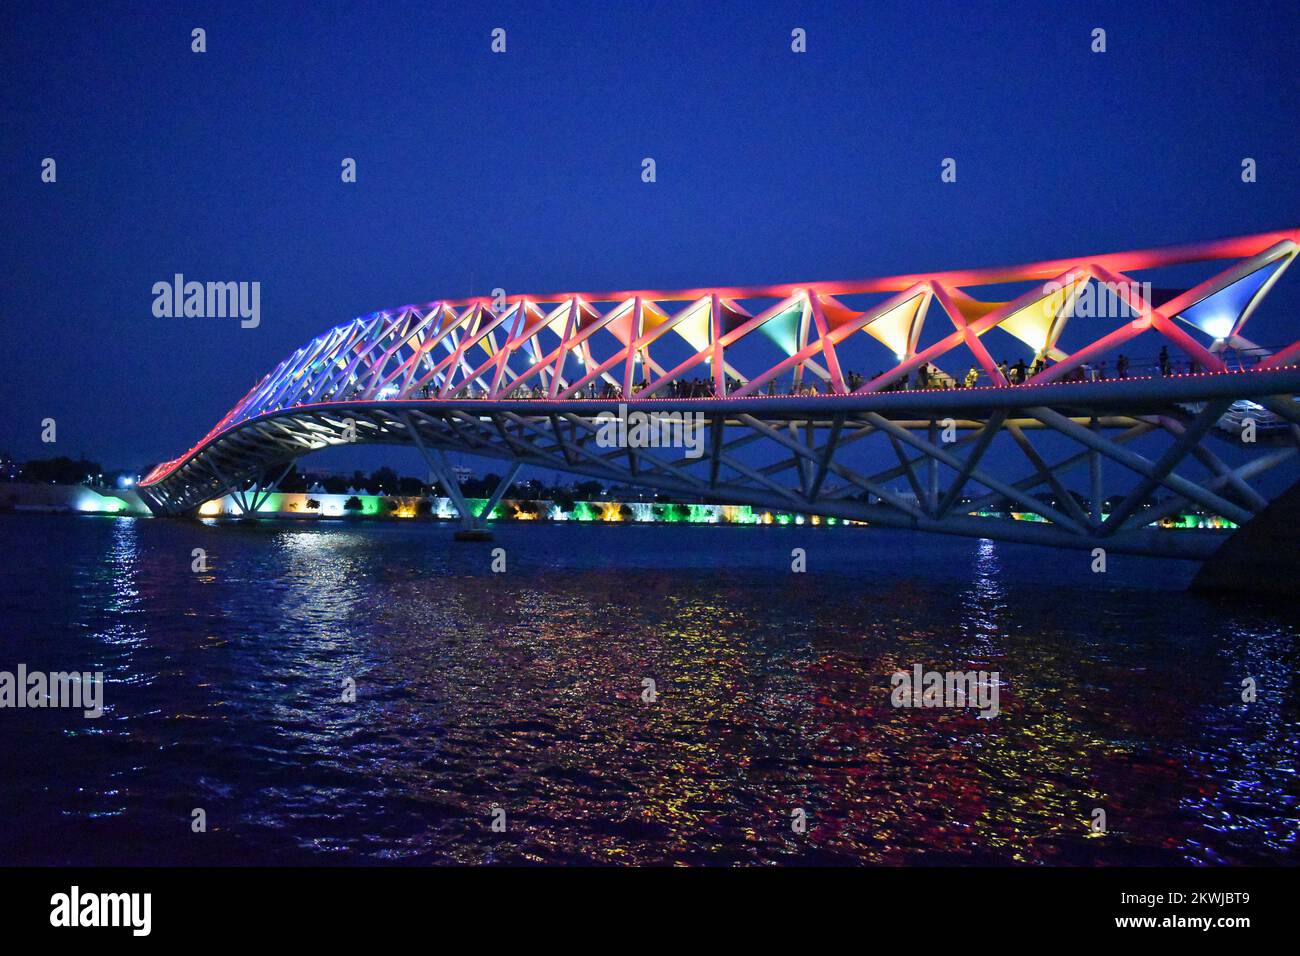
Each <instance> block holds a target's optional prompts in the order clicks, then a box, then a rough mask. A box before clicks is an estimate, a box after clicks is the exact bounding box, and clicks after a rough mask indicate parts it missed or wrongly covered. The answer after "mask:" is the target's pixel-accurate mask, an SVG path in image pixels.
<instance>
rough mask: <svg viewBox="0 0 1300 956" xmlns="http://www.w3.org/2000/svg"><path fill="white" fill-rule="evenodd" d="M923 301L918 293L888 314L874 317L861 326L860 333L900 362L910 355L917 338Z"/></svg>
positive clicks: (920, 293) (924, 298) (922, 295)
mask: <svg viewBox="0 0 1300 956" xmlns="http://www.w3.org/2000/svg"><path fill="white" fill-rule="evenodd" d="M925 300H926V297H925V294H924V293H922V292H918V293H917V294H916V295H914V296H912V298H910V299H908V300H906V301H905V302H900V303H899V304H898V305H896V306H894V307H893V308H892V309H890V310H889V311H888V312H885V313H883V314H882V315H878V316H876V317H875V318H874V319H872V320H871V321H870V322H868V323H867V324H866V325H865V326H863V328H862V331H864V332H866V333H867V334H868V335H870V336H871V337H872V338H874V339H876V340H877V341H878V342H880V343H881V344H882V345H884V346H885V348H887V349H889V350H890V351H891V352H893V353H894V355H896V356H897V357H898V358H899V359H900V360H901V359H904V358H906V357H907V356H909V355H911V354H912V349H913V347H914V346H915V344H916V339H917V336H918V335H919V334H920V332H921V327H920V323H919V322H918V321H917V320H918V319H919V318H920V317H921V315H920V310H921V304H922V303H923V302H925Z"/></svg>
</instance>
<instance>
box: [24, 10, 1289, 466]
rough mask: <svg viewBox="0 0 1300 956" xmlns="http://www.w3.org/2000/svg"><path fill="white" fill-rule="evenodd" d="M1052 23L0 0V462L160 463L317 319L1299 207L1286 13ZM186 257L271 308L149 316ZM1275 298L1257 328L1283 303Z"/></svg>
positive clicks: (1153, 239)
mask: <svg viewBox="0 0 1300 956" xmlns="http://www.w3.org/2000/svg"><path fill="white" fill-rule="evenodd" d="M155 6H161V7H163V8H164V9H162V10H161V11H157V10H155V9H154V7H155ZM1038 6H1040V5H1036V4H1023V3H971V2H965V3H953V4H945V3H928V4H919V3H915V2H909V3H898V4H875V3H861V2H859V3H844V4H832V3H825V4H822V3H819V4H810V3H802V4H801V3H789V4H786V3H714V2H710V3H699V4H680V5H678V4H658V3H656V4H622V3H593V4H553V5H552V4H545V5H543V4H536V5H534V4H527V5H513V4H484V5H482V6H481V7H477V8H476V9H465V8H463V7H461V6H459V5H451V4H449V5H446V6H442V5H439V4H433V3H402V4H397V3H393V4H359V3H339V4H331V3H325V4H320V5H313V8H311V9H309V8H308V7H307V6H306V5H299V4H291V5H290V4H277V3H259V4H244V3H238V2H234V3H212V4H184V3H178V4H170V3H169V4H165V5H154V4H147V5H146V4H139V5H132V4H122V3H112V4H106V5H103V6H102V8H100V5H90V4H87V5H78V4H62V3H41V4H26V3H23V4H6V5H5V6H4V8H3V10H2V11H0V49H2V52H3V56H2V57H0V71H3V72H2V74H0V75H2V78H3V82H2V83H0V116H2V117H3V136H0V162H3V168H4V188H3V190H2V191H0V219H2V221H3V226H4V228H3V232H2V234H0V256H2V259H3V264H4V269H3V283H2V285H0V308H2V309H3V326H2V328H3V331H0V336H3V343H4V354H5V356H6V358H7V360H8V361H7V363H6V365H7V368H6V372H5V375H4V388H3V392H4V394H3V399H4V408H5V416H4V417H5V421H4V427H3V429H0V450H7V451H9V452H11V453H13V454H15V455H17V456H19V457H20V458H21V457H27V456H38V455H42V456H43V455H49V454H60V453H62V454H71V455H74V456H75V455H76V454H79V453H81V452H85V453H86V454H88V455H91V456H92V457H96V458H98V459H100V460H101V461H102V463H103V464H105V465H106V466H110V467H113V466H138V465H143V464H145V463H147V462H150V461H156V460H160V459H164V458H170V457H172V456H174V455H176V454H177V453H179V452H180V451H182V450H184V449H185V448H187V447H189V446H190V445H191V444H192V443H193V442H194V441H195V440H196V439H197V438H198V437H199V436H200V435H202V434H203V433H204V432H206V431H207V429H208V428H209V427H210V426H211V425H212V424H213V423H214V422H215V421H216V419H217V418H218V417H219V416H220V415H221V414H222V413H223V412H224V411H225V410H226V409H228V408H229V407H230V406H231V405H232V404H234V402H235V401H236V400H237V399H238V398H239V397H240V396H241V395H242V394H243V393H244V392H245V391H246V390H247V389H248V388H249V387H250V386H251V385H252V384H253V382H254V381H255V380H256V379H257V378H258V377H260V376H261V375H262V374H263V373H264V372H266V371H267V370H269V369H270V368H271V367H272V366H273V365H274V364H275V363H276V362H277V361H279V360H280V359H281V358H282V357H284V355H286V354H287V353H289V352H290V351H292V350H293V349H294V348H296V347H297V346H299V345H300V344H302V343H303V342H305V341H306V340H307V339H309V338H311V337H313V336H315V335H316V334H318V333H319V332H321V331H323V330H324V329H325V328H327V327H329V326H331V325H335V324H337V323H339V322H342V321H344V320H346V319H348V318H350V317H351V316H353V315H356V314H359V313H363V312H369V311H372V310H374V309H378V308H384V307H389V306H396V305H402V304H404V303H408V302H425V301H429V300H432V299H435V298H438V297H441V296H463V295H466V294H470V293H476V294H479V293H487V292H489V291H490V290H491V289H492V288H493V287H495V286H501V287H503V288H505V289H507V290H508V291H510V292H512V293H513V292H527V291H536V292H541V291H547V290H553V289H575V288H576V289H603V288H674V287H692V286H702V285H709V284H719V285H737V284H761V283H774V282H786V281H802V280H813V279H831V278H849V277H862V276H870V275H878V274H891V273H897V272H912V271H919V270H925V269H939V268H960V267H968V266H979V265H996V264H1003V263H1015V262H1022V261H1030V260H1036V259H1042V258H1049V257H1057V256H1067V255H1074V254H1080V253H1086V252H1096V251H1110V250H1119V249H1127V248H1143V247H1147V246H1154V245H1162V244H1169V243H1182V242H1190V241H1196V240H1201V239H1209V238H1215V237H1219V236H1228V235H1236V234H1242V233H1250V232H1260V231H1264V230H1268V229H1276V228H1293V227H1296V226H1298V225H1300V181H1298V179H1297V176H1296V167H1297V160H1298V158H1300V133H1298V132H1297V124H1296V118H1297V116H1300V79H1298V77H1300V70H1297V68H1296V64H1297V62H1300V31H1297V29H1296V24H1297V22H1300V16H1298V14H1300V6H1298V5H1297V4H1296V3H1294V2H1291V3H1282V2H1279V3H1239V4H1236V3H1235V4H1223V5H1221V9H1213V8H1211V5H1202V4H1189V5H1184V4H1178V3H1152V4H1143V3H1138V4H1135V3H1113V4H1110V3H1107V4H1057V3H1052V4H1042V5H1041V7H1042V9H1034V8H1035V7H1038ZM1213 6H1215V7H1218V6H1219V5H1213ZM196 26H201V27H203V28H205V29H206V30H207V43H208V51H207V52H206V53H205V54H202V55H198V54H195V53H192V52H191V51H190V31H191V29H193V28H194V27H196ZM498 26H500V27H504V28H505V29H506V30H507V31H508V52H507V53H506V54H505V55H493V54H492V53H491V52H490V51H489V43H490V32H491V30H492V28H494V27H498ZM796 26H797V27H803V28H804V29H806V30H807V33H808V52H807V53H806V54H804V55H795V54H793V53H791V52H790V31H791V29H792V28H794V27H796ZM1098 26H1100V27H1104V28H1105V29H1106V31H1107V41H1108V48H1109V49H1108V52H1107V53H1105V54H1104V55H1097V54H1093V53H1091V52H1090V49H1089V45H1090V31H1091V30H1092V28H1093V27H1098ZM47 156H49V157H53V158H55V159H56V160H57V163H58V182H57V183H55V184H43V183H42V182H41V181H40V164H41V160H42V159H43V158H44V157H47ZM345 156H350V157H354V158H355V159H356V160H357V164H358V182H357V183H356V184H355V185H350V184H344V183H342V182H340V177H339V172H340V166H339V164H340V161H341V159H342V158H343V157H345ZM646 156H651V157H654V158H655V160H656V162H657V167H658V181H657V182H656V183H654V184H652V185H647V184H644V183H642V182H641V178H640V172H641V166H640V164H641V160H642V158H643V157H646ZM948 156H951V157H955V158H956V159H957V161H958V182H957V183H956V184H950V185H945V184H942V183H940V180H939V163H940V161H941V160H942V159H943V158H944V157H948ZM1245 156H1250V157H1253V158H1255V159H1256V160H1257V162H1258V168H1259V181H1258V182H1257V183H1254V184H1250V185H1247V184H1243V183H1242V182H1241V180H1240V163H1241V159H1242V157H1245ZM176 272H182V273H184V274H185V275H186V276H187V277H189V278H194V279H199V280H242V281H254V280H256V281H259V282H260V283H261V285H262V322H261V326H260V327H259V328H257V329H255V330H246V329H241V328H239V325H238V322H237V321H235V320H229V319H225V320H223V319H159V318H155V317H154V316H153V314H152V311H151V307H152V302H153V297H152V294H151V291H150V290H151V287H152V285H153V284H154V283H155V282H158V281H160V280H169V279H170V278H171V276H172V275H173V273H176ZM1288 280H1290V282H1289V283H1288ZM1295 282H1296V277H1295V276H1287V277H1286V278H1285V279H1284V280H1283V283H1282V285H1280V286H1279V289H1278V291H1277V292H1276V293H1275V294H1274V296H1273V297H1272V298H1271V299H1270V304H1269V307H1270V308H1271V309H1272V311H1274V312H1277V311H1278V309H1279V306H1280V307H1281V308H1282V309H1283V310H1285V313H1286V316H1294V314H1295V307H1296V305H1297V304H1300V296H1298V295H1297V294H1296V293H1295V292H1294V290H1293V289H1291V288H1290V286H1293V285H1294V284H1295ZM1260 321H1263V322H1270V321H1275V322H1277V324H1276V325H1275V326H1273V328H1275V329H1280V330H1282V331H1281V332H1278V334H1276V335H1274V336H1273V337H1274V338H1278V339H1279V340H1280V339H1281V338H1284V337H1285V338H1286V339H1287V340H1290V339H1292V338H1295V337H1296V336H1295V334H1294V332H1293V333H1292V334H1290V335H1285V334H1284V333H1285V331H1287V330H1289V324H1288V321H1286V320H1285V319H1272V318H1266V317H1264V316H1263V315H1261V319H1260ZM1265 338H1266V339H1267V338H1269V336H1265ZM45 417H54V418H55V419H56V420H57V421H58V424H59V438H60V441H59V443H58V445H57V446H53V447H52V446H46V445H42V444H41V443H40V441H39V435H40V421H41V419H42V418H45Z"/></svg>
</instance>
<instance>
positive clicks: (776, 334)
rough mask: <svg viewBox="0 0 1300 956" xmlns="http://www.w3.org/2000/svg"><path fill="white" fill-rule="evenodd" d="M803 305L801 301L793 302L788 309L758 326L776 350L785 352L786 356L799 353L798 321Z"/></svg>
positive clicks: (800, 317) (801, 314) (801, 315)
mask: <svg viewBox="0 0 1300 956" xmlns="http://www.w3.org/2000/svg"><path fill="white" fill-rule="evenodd" d="M803 305H804V304H803V301H802V300H800V301H797V302H793V303H791V305H790V306H789V308H786V309H783V310H782V311H781V312H778V313H777V314H776V315H774V316H772V317H771V318H770V319H768V320H767V321H766V322H764V323H763V324H762V325H761V326H759V328H761V329H762V330H763V334H764V335H766V336H767V337H768V338H769V339H771V340H772V341H773V342H775V343H776V344H777V347H778V348H781V349H784V350H785V354H786V355H794V353H795V352H797V351H799V321H800V319H802V318H803Z"/></svg>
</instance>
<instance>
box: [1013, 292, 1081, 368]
mask: <svg viewBox="0 0 1300 956" xmlns="http://www.w3.org/2000/svg"><path fill="white" fill-rule="evenodd" d="M1085 281H1087V279H1086V277H1084V276H1080V277H1079V278H1078V279H1075V280H1074V281H1072V282H1068V283H1066V284H1065V285H1062V286H1060V287H1059V288H1057V289H1056V291H1054V292H1051V293H1048V294H1047V295H1045V296H1043V297H1042V298H1040V299H1038V300H1037V301H1035V302H1031V303H1030V304H1029V305H1026V306H1024V307H1023V308H1020V309H1017V310H1016V311H1015V312H1013V313H1011V314H1010V315H1009V316H1007V317H1006V318H1005V319H1003V320H1002V321H1001V322H999V323H998V328H1000V329H1005V330H1006V331H1007V332H1010V333H1011V334H1012V335H1014V336H1015V337H1016V338H1018V339H1019V340H1020V341H1022V342H1024V343H1025V344H1026V345H1028V346H1029V347H1030V348H1031V349H1033V350H1034V352H1035V354H1042V353H1044V352H1046V351H1047V350H1048V349H1050V348H1052V346H1054V345H1055V344H1056V339H1057V338H1058V336H1059V335H1060V334H1061V329H1062V328H1064V326H1065V323H1064V322H1063V321H1058V320H1059V319H1060V318H1061V310H1062V309H1064V308H1065V305H1066V303H1067V302H1068V301H1069V298H1070V296H1071V295H1073V293H1074V290H1075V289H1076V288H1077V287H1078V286H1079V284H1080V283H1082V282H1085Z"/></svg>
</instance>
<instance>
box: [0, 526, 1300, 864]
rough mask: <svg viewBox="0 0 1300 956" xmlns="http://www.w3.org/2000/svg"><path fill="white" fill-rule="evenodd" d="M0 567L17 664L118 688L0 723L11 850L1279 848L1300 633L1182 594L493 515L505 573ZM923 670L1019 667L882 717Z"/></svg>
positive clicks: (153, 532)
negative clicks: (901, 681)
mask: <svg viewBox="0 0 1300 956" xmlns="http://www.w3.org/2000/svg"><path fill="white" fill-rule="evenodd" d="M0 542H3V543H4V544H5V545H7V546H8V548H9V552H8V553H16V552H20V553H23V554H25V555H29V556H30V557H29V560H28V561H26V562H24V563H22V564H20V565H18V566H16V567H15V568H14V569H13V570H12V572H11V573H9V574H7V575H6V576H5V577H4V578H3V580H2V582H0V607H3V609H4V615H5V620H6V624H7V634H6V638H5V645H6V649H7V651H8V653H6V654H5V655H4V658H5V659H4V660H0V667H8V668H12V667H13V666H14V665H16V664H17V663H18V662H19V661H22V662H25V663H27V664H28V666H29V667H31V668H43V669H48V670H56V669H70V668H77V669H103V670H104V671H105V672H106V677H107V679H108V687H107V691H106V701H107V704H108V709H107V712H106V714H105V716H104V717H103V718H101V719H100V720H99V721H98V722H94V721H85V720H82V719H81V718H80V717H79V716H78V717H73V716H71V715H69V714H66V713H63V712H40V711H23V712H9V713H7V714H5V715H4V717H3V719H4V720H6V722H10V723H12V722H14V721H16V720H21V721H22V722H23V723H22V730H23V732H22V733H21V734H7V735H6V739H5V744H4V746H3V748H0V809H3V812H4V813H5V816H6V819H7V820H8V821H10V824H11V825H7V826H6V827H4V828H3V829H2V830H0V861H3V862H86V863H96V862H100V863H104V862H122V863H147V862H170V863H187V862H230V863H236V862H239V863H244V862H380V861H403V862H494V861H501V862H528V861H538V862H647V863H666V862H674V863H749V862H758V863H770V862H832V863H840V862H843V863H857V862H864V863H884V864H903V863H930V864H933V863H1017V862H1024V863H1097V862H1105V863H1212V862H1230V863H1259V862H1293V861H1294V854H1295V847H1296V840H1297V833H1298V830H1300V822H1298V819H1300V810H1298V809H1297V804H1296V798H1297V794H1298V793H1300V786H1298V785H1297V780H1296V774H1295V766H1296V756H1297V751H1298V750H1300V744H1298V742H1297V736H1298V735H1297V714H1296V695H1295V689H1296V687H1295V680H1296V670H1297V653H1296V651H1297V646H1298V643H1297V626H1296V622H1295V620H1294V618H1293V617H1288V616H1287V613H1288V609H1287V607H1286V605H1285V604H1283V605H1277V604H1266V603H1261V602H1259V601H1258V600H1257V599H1248V600H1233V601H1224V600H1221V599H1215V600H1209V599H1205V598H1199V597H1194V596H1191V595H1188V594H1185V593H1183V592H1182V591H1181V590H1179V588H1180V587H1181V585H1182V584H1183V583H1184V581H1185V574H1186V569H1181V570H1178V569H1175V568H1171V567H1170V566H1166V565H1157V564H1152V563H1149V562H1148V563H1141V562H1128V561H1125V560H1123V559H1117V558H1115V557H1114V556H1112V559H1111V566H1112V571H1113V572H1114V573H1113V574H1112V576H1111V577H1109V578H1106V576H1098V575H1093V574H1091V572H1090V569H1089V559H1088V556H1087V555H1086V553H1081V554H1077V555H1076V554H1058V553H1052V552H1044V551H1037V550H1030V549H1017V548H1008V547H1007V546H1005V545H997V544H994V543H993V542H990V541H962V540H949V539H942V538H912V537H908V536H904V535H898V534H893V533H885V532H878V531H866V530H863V529H856V528H837V529H780V528H771V529H766V528H682V527H676V526H674V527H666V528H654V527H650V528H647V527H628V528H606V527H548V526H515V527H506V528H502V529H500V530H499V531H498V534H497V542H496V544H497V545H499V546H502V547H505V548H506V550H507V553H508V556H509V562H510V563H509V567H510V570H509V572H508V573H506V574H492V573H491V572H490V571H489V570H488V563H489V555H488V551H489V550H490V549H489V548H484V547H477V546H473V545H456V544H453V543H452V542H451V541H450V529H448V528H445V527H431V526H427V525H415V524H412V525H405V526H402V525H391V524H385V525H353V524H347V523H343V522H339V523H334V524H330V525H323V526H318V527H305V526H303V525H299V524H290V523H286V524H283V525H242V524H225V525H217V524H214V523H197V522H196V523H182V522H169V521H135V520H129V519H118V520H104V519H56V518H43V519H42V518H27V517H10V516H6V517H5V518H4V519H3V520H0ZM795 546H798V547H804V548H806V549H807V552H808V568H809V571H808V573H807V574H803V575H797V574H792V573H790V571H789V567H790V565H789V560H790V549H791V548H792V547H795ZM196 547H202V548H204V549H205V550H206V552H207V560H208V571H207V572H203V573H196V572H194V571H193V570H192V569H191V561H192V549H193V548H196ZM1180 574H1181V575H1183V577H1182V578H1180V577H1179V575H1180ZM1133 582H1137V583H1139V584H1141V585H1143V586H1142V587H1141V588H1134V587H1129V588H1124V587H1122V584H1123V583H1129V584H1132V583H1133ZM918 662H919V663H921V664H923V665H924V666H925V667H927V668H932V669H936V670H949V669H951V670H997V671H998V672H999V673H1000V675H1001V681H1002V684H1001V687H1000V706H1001V714H1000V715H999V716H998V717H997V718H996V719H994V720H977V719H976V718H975V714H974V711H947V710H896V709H894V708H892V707H891V706H890V703H889V675H890V674H891V673H892V672H893V671H895V670H897V669H910V667H911V665H912V664H913V663H918ZM1245 676H1252V677H1254V678H1255V680H1256V681H1257V683H1258V687H1259V699H1258V700H1257V701H1256V703H1254V704H1252V705H1249V706H1247V705H1244V704H1243V703H1242V702H1241V697H1240V695H1241V680H1242V679H1243V677H1245ZM647 677H648V678H652V679H653V680H654V681H655V684H656V686H657V690H658V699H657V701H656V702H655V703H654V704H646V703H645V702H643V701H642V699H641V693H642V681H643V679H644V678H647ZM349 678H351V679H353V680H355V681H356V686H357V700H356V702H355V703H345V702H344V701H343V700H342V696H343V689H344V683H345V681H346V680H348V679H349ZM88 731H92V732H88ZM494 803H495V804H499V805H500V806H501V807H502V808H504V809H505V810H506V812H507V818H508V822H509V831H508V832H507V833H506V834H495V833H493V832H491V830H490V828H489V823H490V815H489V808H490V806H491V805H492V804H494ZM194 807H203V808H204V809H205V810H206V811H207V815H208V821H209V827H210V832H208V833H207V834H203V835H202V836H196V835H192V834H190V831H189V822H190V811H191V810H192V809H193V808H194ZM794 808H803V809H804V810H805V811H806V812H807V815H808V820H809V830H808V832H807V833H806V834H803V835H800V834H796V833H794V832H792V830H791V827H790V814H791V811H792V810H793V809H794ZM1096 808H1102V809H1104V810H1105V811H1106V815H1107V822H1108V825H1109V828H1110V832H1109V833H1107V834H1106V835H1104V836H1099V835H1097V834H1095V833H1093V832H1092V831H1091V830H1090V827H1089V823H1090V820H1091V815H1092V812H1093V811H1094V809H1096Z"/></svg>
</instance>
